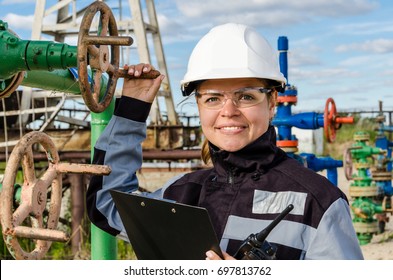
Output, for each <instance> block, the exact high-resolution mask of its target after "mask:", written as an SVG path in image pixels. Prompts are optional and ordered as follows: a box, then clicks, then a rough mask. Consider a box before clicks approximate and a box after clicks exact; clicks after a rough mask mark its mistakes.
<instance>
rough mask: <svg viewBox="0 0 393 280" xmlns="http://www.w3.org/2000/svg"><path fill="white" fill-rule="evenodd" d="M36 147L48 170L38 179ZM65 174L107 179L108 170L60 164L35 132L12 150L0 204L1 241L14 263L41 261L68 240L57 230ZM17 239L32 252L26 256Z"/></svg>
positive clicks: (45, 140) (46, 138) (45, 139)
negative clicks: (17, 185) (30, 242)
mask: <svg viewBox="0 0 393 280" xmlns="http://www.w3.org/2000/svg"><path fill="white" fill-rule="evenodd" d="M36 143H39V144H40V145H41V146H42V147H43V149H44V150H45V152H46V155H47V158H48V163H49V165H48V169H47V170H46V171H45V172H44V173H43V175H41V176H40V177H39V178H37V177H36V172H35V170H34V159H33V145H34V144H36ZM20 164H21V165H22V171H23V180H24V181H23V184H22V191H21V198H20V203H19V205H17V206H14V193H15V190H14V185H15V180H16V174H17V172H18V169H19V165H20ZM67 172H73V173H91V174H101V175H107V174H109V173H110V168H109V167H107V166H94V165H87V164H70V163H59V155H58V152H57V150H56V148H55V145H54V143H53V141H52V140H51V139H50V137H49V136H47V135H46V134H45V133H43V132H38V131H33V132H30V133H28V134H26V135H25V136H24V137H22V138H21V140H20V141H19V142H18V143H17V145H16V146H15V147H14V149H13V150H12V153H11V155H10V158H9V161H8V163H7V166H6V169H5V173H4V179H3V187H2V190H1V195H0V203H1V225H2V231H3V238H4V241H5V244H6V245H7V248H8V250H9V252H10V253H11V255H12V256H13V257H14V258H15V259H25V260H27V259H28V260H32V259H42V257H43V256H44V255H45V254H46V253H47V251H48V250H49V248H50V246H51V243H52V241H61V242H65V241H67V240H68V239H69V238H68V236H67V234H66V233H64V232H62V231H60V230H57V224H58V221H59V215H60V209H61V198H62V178H61V173H67ZM48 196H49V197H48ZM48 198H49V202H48ZM14 208H16V209H14ZM28 219H30V223H29V222H28V221H27V220H28ZM25 221H26V222H25ZM18 238H28V239H32V240H33V242H34V243H35V248H34V249H33V250H32V251H30V252H26V251H25V250H24V249H23V248H22V246H21V245H20V243H19V240H18Z"/></svg>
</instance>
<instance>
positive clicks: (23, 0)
mask: <svg viewBox="0 0 393 280" xmlns="http://www.w3.org/2000/svg"><path fill="white" fill-rule="evenodd" d="M35 2H36V0H3V1H1V2H0V5H2V6H3V5H15V4H34V3H35Z"/></svg>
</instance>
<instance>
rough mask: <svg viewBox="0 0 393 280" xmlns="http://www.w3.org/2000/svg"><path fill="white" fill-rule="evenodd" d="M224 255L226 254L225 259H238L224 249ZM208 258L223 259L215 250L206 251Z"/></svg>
mask: <svg viewBox="0 0 393 280" xmlns="http://www.w3.org/2000/svg"><path fill="white" fill-rule="evenodd" d="M222 255H223V256H224V260H236V259H235V258H234V257H232V256H231V255H229V254H228V253H227V252H224V251H222ZM206 260H222V259H221V258H220V256H219V255H217V254H216V253H215V252H214V251H212V250H210V251H207V252H206Z"/></svg>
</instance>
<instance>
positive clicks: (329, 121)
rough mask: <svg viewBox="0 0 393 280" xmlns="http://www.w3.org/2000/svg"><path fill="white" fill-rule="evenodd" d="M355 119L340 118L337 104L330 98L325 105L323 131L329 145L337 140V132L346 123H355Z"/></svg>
mask: <svg viewBox="0 0 393 280" xmlns="http://www.w3.org/2000/svg"><path fill="white" fill-rule="evenodd" d="M353 120H354V119H353V117H338V116H337V109H336V103H335V102H334V100H333V98H328V99H327V100H326V104H325V111H324V115H323V123H324V124H323V129H324V131H325V137H326V139H327V141H328V142H329V143H333V142H334V140H336V130H337V129H339V128H340V127H341V125H342V124H344V123H347V124H348V123H353Z"/></svg>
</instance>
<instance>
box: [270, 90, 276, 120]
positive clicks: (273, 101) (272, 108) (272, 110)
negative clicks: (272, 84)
mask: <svg viewBox="0 0 393 280" xmlns="http://www.w3.org/2000/svg"><path fill="white" fill-rule="evenodd" d="M276 105H277V91H276V90H275V91H273V92H272V94H271V96H270V98H269V111H270V118H273V117H274V114H275V109H276Z"/></svg>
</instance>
